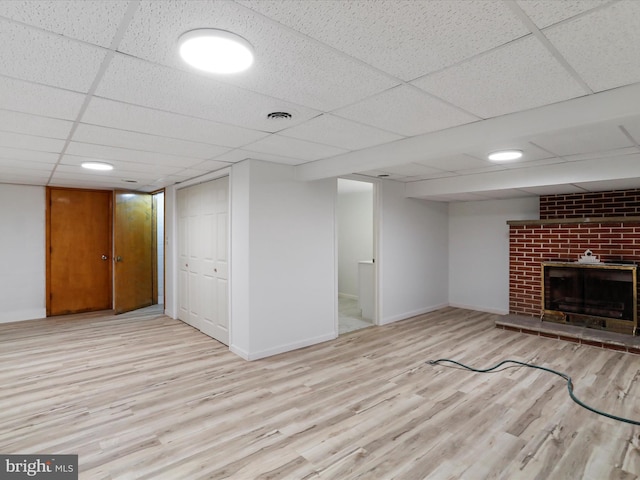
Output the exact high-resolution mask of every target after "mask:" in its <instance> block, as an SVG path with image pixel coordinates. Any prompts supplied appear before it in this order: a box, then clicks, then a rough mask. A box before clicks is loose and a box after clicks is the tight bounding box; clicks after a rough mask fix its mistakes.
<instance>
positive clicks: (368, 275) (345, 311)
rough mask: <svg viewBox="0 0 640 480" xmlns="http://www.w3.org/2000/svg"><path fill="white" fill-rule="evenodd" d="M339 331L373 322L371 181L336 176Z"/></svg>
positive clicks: (374, 319)
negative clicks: (337, 177)
mask: <svg viewBox="0 0 640 480" xmlns="http://www.w3.org/2000/svg"><path fill="white" fill-rule="evenodd" d="M336 205H337V207H336V219H337V220H336V221H337V228H336V230H337V235H338V240H337V243H338V333H339V334H340V335H342V334H344V333H348V332H352V331H354V330H359V329H361V328H366V327H370V326H373V325H375V323H376V304H377V302H376V282H375V278H376V265H375V254H374V252H375V235H374V230H375V221H374V220H375V214H374V184H372V183H369V182H361V181H357V180H347V179H342V178H339V179H338V198H337V202H336Z"/></svg>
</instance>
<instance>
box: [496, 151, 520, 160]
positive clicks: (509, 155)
mask: <svg viewBox="0 0 640 480" xmlns="http://www.w3.org/2000/svg"><path fill="white" fill-rule="evenodd" d="M488 158H489V160H491V161H492V162H506V161H509V160H518V159H519V158H522V150H500V151H498V152H492V153H490V154H489V157H488Z"/></svg>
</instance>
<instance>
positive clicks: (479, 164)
mask: <svg viewBox="0 0 640 480" xmlns="http://www.w3.org/2000/svg"><path fill="white" fill-rule="evenodd" d="M418 163H420V164H422V165H427V166H429V167H432V168H439V169H441V170H447V171H449V172H455V171H458V170H464V169H470V168H483V167H489V166H491V165H494V164H493V163H491V162H489V161H486V160H480V159H478V158H476V157H472V156H469V155H464V154H463V155H452V156H450V157H443V158H433V159H429V160H424V161H418Z"/></svg>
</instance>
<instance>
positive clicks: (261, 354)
mask: <svg viewBox="0 0 640 480" xmlns="http://www.w3.org/2000/svg"><path fill="white" fill-rule="evenodd" d="M335 338H337V335H336V334H334V333H328V334H326V335H320V336H318V337H313V338H308V339H306V340H302V341H300V342H293V343H288V344H285V345H280V346H278V347H274V348H267V349H265V350H260V351H258V352H251V353H249V352H245V351H244V350H242V349H240V348H238V347H236V346H231V347H229V349H230V350H231V351H232V352H233V353H235V354H236V355H239V356H241V357H242V358H244V359H245V360H249V361H253V360H260V359H261V358H266V357H272V356H273V355H278V354H279V353H285V352H290V351H292V350H298V349H299V348H304V347H309V346H311V345H316V344H318V343H322V342H328V341H329V340H334V339H335Z"/></svg>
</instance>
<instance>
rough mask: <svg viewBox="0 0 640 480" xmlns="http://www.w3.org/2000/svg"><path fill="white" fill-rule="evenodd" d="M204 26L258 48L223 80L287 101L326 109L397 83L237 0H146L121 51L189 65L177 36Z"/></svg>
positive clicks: (141, 5) (173, 64)
mask: <svg viewBox="0 0 640 480" xmlns="http://www.w3.org/2000/svg"><path fill="white" fill-rule="evenodd" d="M150 19H151V21H150ZM203 25H214V26H215V28H219V29H222V30H227V31H231V32H234V33H236V34H238V35H240V36H242V37H244V38H246V39H247V40H248V41H249V43H251V44H252V45H253V46H254V47H255V50H256V58H255V61H254V63H253V65H252V67H251V70H250V72H248V73H247V74H241V75H233V76H226V77H224V79H223V81H224V82H228V83H232V84H234V85H237V86H241V87H244V88H247V89H250V90H252V91H255V92H259V93H262V94H266V95H270V96H273V97H276V98H280V99H283V100H285V101H288V102H295V103H297V104H300V105H306V106H308V107H311V108H314V109H320V110H325V111H326V110H331V109H334V108H338V107H340V106H343V105H346V104H349V103H353V102H355V101H358V100H359V99H361V98H364V97H367V96H369V95H372V94H374V93H376V92H379V91H381V90H384V89H386V88H389V87H391V86H393V85H396V84H397V83H398V82H397V81H395V80H393V79H391V78H390V77H388V76H386V75H383V74H381V73H378V72H376V71H375V70H373V69H371V68H369V67H368V66H366V65H363V64H362V63H361V62H358V61H356V60H354V59H352V58H350V57H348V56H346V55H343V54H340V53H339V52H336V51H335V50H333V49H331V48H327V47H325V46H324V45H321V44H319V43H317V42H315V41H312V40H310V39H309V38H308V37H306V36H303V35H300V34H297V33H294V32H291V31H290V30H288V29H285V28H282V26H281V25H279V24H277V23H276V22H273V21H269V20H267V19H265V18H264V17H263V16H262V15H259V14H257V13H255V12H253V11H252V10H249V9H247V8H244V7H242V6H241V5H238V4H237V3H235V2H192V1H172V2H157V1H143V2H141V3H140V6H139V8H138V9H137V11H136V14H135V15H134V17H133V19H132V21H131V24H130V26H129V28H128V29H127V32H126V35H125V37H124V39H123V41H122V43H121V45H120V47H119V50H120V51H122V52H125V53H127V54H130V55H133V56H135V57H139V58H143V59H147V60H151V61H153V62H158V63H161V64H164V65H170V66H173V67H176V68H186V67H185V65H184V64H183V63H182V62H181V60H180V59H179V58H178V55H177V51H176V50H177V49H176V45H177V39H178V38H179V36H180V35H181V34H183V33H184V32H186V31H188V30H192V29H195V28H202V27H203Z"/></svg>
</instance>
